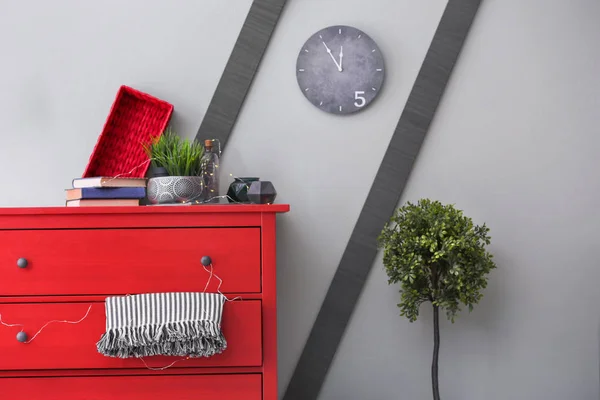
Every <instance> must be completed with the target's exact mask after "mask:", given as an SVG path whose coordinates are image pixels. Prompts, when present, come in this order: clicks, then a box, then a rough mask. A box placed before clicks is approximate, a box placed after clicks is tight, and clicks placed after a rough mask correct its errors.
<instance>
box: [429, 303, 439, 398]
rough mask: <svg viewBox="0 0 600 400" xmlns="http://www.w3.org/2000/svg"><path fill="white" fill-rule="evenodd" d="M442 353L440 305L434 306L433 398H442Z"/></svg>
mask: <svg viewBox="0 0 600 400" xmlns="http://www.w3.org/2000/svg"><path fill="white" fill-rule="evenodd" d="M439 355H440V313H439V306H433V362H432V363H431V386H432V389H433V400H440V389H439V386H438V356H439Z"/></svg>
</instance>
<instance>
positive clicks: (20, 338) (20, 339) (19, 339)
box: [17, 332, 27, 343]
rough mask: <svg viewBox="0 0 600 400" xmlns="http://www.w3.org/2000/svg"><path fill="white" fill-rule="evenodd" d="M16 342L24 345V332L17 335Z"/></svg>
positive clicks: (25, 336) (25, 339)
mask: <svg viewBox="0 0 600 400" xmlns="http://www.w3.org/2000/svg"><path fill="white" fill-rule="evenodd" d="M17 340H18V341H19V342H21V343H25V342H26V341H27V334H26V333H25V332H19V333H17Z"/></svg>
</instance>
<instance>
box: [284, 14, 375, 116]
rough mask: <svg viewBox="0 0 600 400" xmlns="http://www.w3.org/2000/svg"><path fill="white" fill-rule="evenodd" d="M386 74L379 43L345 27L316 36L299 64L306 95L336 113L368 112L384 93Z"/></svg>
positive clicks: (309, 41) (301, 87)
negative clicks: (374, 101)
mask: <svg viewBox="0 0 600 400" xmlns="http://www.w3.org/2000/svg"><path fill="white" fill-rule="evenodd" d="M384 73H385V69H384V65H383V56H382V54H381V52H380V51H379V48H378V47H377V45H376V44H375V42H374V41H373V40H372V39H371V38H370V37H369V36H368V35H366V34H365V33H364V32H362V31H361V30H359V29H356V28H353V27H350V26H343V25H336V26H330V27H328V28H325V29H322V30H320V31H319V32H317V33H315V34H314V35H312V36H311V37H310V38H309V39H308V40H307V41H306V43H305V44H304V46H302V49H300V54H299V55H298V60H297V62H296V76H297V79H298V85H300V90H301V91H302V93H304V96H306V98H307V99H308V100H309V101H310V102H311V103H312V104H314V105H315V106H316V107H318V108H319V109H321V110H323V111H326V112H330V113H333V114H350V113H353V112H356V111H360V110H362V109H364V108H365V107H366V106H367V105H368V104H369V103H371V101H373V99H375V97H376V96H377V94H378V93H379V91H380V90H381V87H382V85H383V78H384Z"/></svg>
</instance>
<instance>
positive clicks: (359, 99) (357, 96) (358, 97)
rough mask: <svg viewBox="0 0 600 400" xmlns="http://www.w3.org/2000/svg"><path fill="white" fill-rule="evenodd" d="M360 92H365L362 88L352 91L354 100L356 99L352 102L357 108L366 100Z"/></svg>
mask: <svg viewBox="0 0 600 400" xmlns="http://www.w3.org/2000/svg"><path fill="white" fill-rule="evenodd" d="M361 94H365V92H364V91H362V90H357V91H356V92H354V100H358V101H355V102H354V105H355V106H356V107H359V108H360V107H363V106H364V105H365V104H366V103H367V100H366V99H365V98H364V97H362V96H361Z"/></svg>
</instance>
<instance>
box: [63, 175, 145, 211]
mask: <svg viewBox="0 0 600 400" xmlns="http://www.w3.org/2000/svg"><path fill="white" fill-rule="evenodd" d="M65 194H66V206H67V207H90V206H91V207H94V206H97V207H104V206H139V205H140V200H141V199H143V198H144V197H145V196H146V179H145V178H110V177H92V178H76V179H73V188H72V189H66V190H65Z"/></svg>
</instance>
